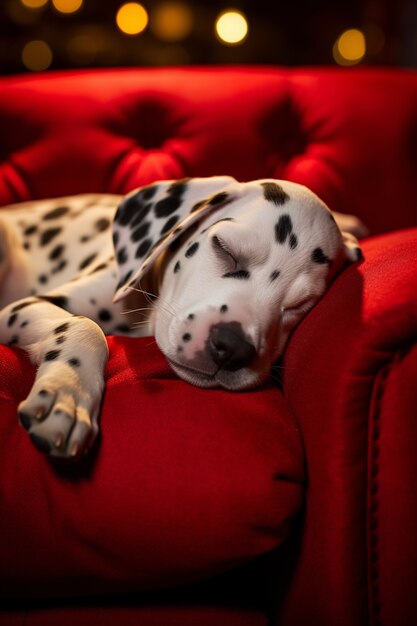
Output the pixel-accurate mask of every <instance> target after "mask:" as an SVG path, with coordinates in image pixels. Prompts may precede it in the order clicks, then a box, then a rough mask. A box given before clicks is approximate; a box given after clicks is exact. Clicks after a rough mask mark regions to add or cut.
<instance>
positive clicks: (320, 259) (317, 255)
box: [311, 248, 331, 265]
mask: <svg viewBox="0 0 417 626" xmlns="http://www.w3.org/2000/svg"><path fill="white" fill-rule="evenodd" d="M311 260H312V261H314V263H319V264H320V265H325V264H327V265H330V263H331V260H330V259H329V257H328V256H326V255H325V254H324V252H323V250H322V249H321V248H314V250H313V252H312V254H311Z"/></svg>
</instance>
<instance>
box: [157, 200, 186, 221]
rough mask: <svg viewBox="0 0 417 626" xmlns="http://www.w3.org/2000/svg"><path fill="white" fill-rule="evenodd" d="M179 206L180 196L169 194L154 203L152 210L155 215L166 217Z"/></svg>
mask: <svg viewBox="0 0 417 626" xmlns="http://www.w3.org/2000/svg"><path fill="white" fill-rule="evenodd" d="M180 206H181V198H180V197H179V196H177V195H175V196H174V195H170V196H167V197H166V198H163V199H162V200H159V202H157V203H156V204H155V207H154V211H155V215H156V217H168V216H169V215H171V214H172V213H174V212H175V211H176V210H177V209H178V208H179V207H180Z"/></svg>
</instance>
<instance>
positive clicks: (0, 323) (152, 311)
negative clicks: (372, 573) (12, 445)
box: [0, 176, 365, 458]
mask: <svg viewBox="0 0 417 626" xmlns="http://www.w3.org/2000/svg"><path fill="white" fill-rule="evenodd" d="M364 233H365V229H364V227H363V225H362V224H361V223H360V222H359V220H358V219H356V218H355V217H352V216H346V215H341V214H335V213H331V212H330V211H329V209H328V208H327V207H326V205H325V204H324V203H323V202H322V201H321V200H320V199H319V198H318V197H317V196H316V195H315V194H313V193H312V192H311V191H309V190H308V189H307V188H305V187H303V186H301V185H297V184H295V183H291V182H287V181H279V180H258V181H253V182H247V183H239V182H237V181H236V180H235V179H233V178H230V177H227V176H223V177H212V178H193V179H184V180H178V181H162V182H158V183H154V184H152V185H148V186H146V187H142V188H140V189H137V190H135V191H133V192H131V193H130V194H129V195H128V196H126V197H124V198H123V197H120V196H116V195H81V196H74V197H67V198H60V199H54V200H41V201H34V202H28V203H23V204H19V205H13V206H9V207H5V208H3V209H2V210H1V213H0V307H2V310H1V312H0V342H2V343H4V344H7V345H9V346H18V347H20V348H22V349H23V350H26V351H27V352H28V353H29V355H30V358H31V360H32V362H33V363H34V364H35V365H36V366H37V367H38V370H37V375H36V380H35V383H34V385H33V387H32V390H31V392H30V394H29V396H28V397H27V398H26V399H25V400H24V401H23V402H21V404H20V405H19V418H20V422H21V423H22V425H23V426H24V428H25V429H26V430H27V431H28V432H29V435H30V437H31V439H32V441H33V443H34V444H35V446H36V447H37V448H39V449H40V450H41V451H43V452H46V453H48V454H50V455H52V456H54V457H64V458H78V457H79V456H81V455H82V454H83V453H84V452H86V451H87V450H88V449H89V448H90V447H91V445H92V443H93V442H94V439H95V437H96V435H97V432H98V414H99V408H100V402H101V396H102V392H103V386H104V382H103V370H104V367H105V364H106V359H107V344H106V339H105V334H107V335H108V334H121V335H127V336H131V337H139V336H143V335H154V336H155V339H156V342H157V344H158V346H159V347H160V349H161V350H162V352H163V353H164V355H165V356H166V358H167V359H168V361H169V363H170V365H171V366H172V368H173V369H174V370H175V372H177V373H178V375H179V376H180V377H182V378H183V379H185V380H186V381H188V382H190V383H193V384H195V385H199V386H202V387H214V386H220V387H223V388H225V389H230V390H237V389H246V388H249V387H253V386H255V385H259V384H260V383H261V382H262V381H263V380H264V379H265V377H266V376H267V375H268V373H269V371H270V368H271V365H272V364H273V363H274V361H275V360H276V359H277V357H278V356H279V355H280V354H281V353H282V351H283V349H284V346H285V343H286V341H287V338H288V335H289V333H290V332H291V331H292V329H293V328H294V327H295V326H296V325H297V324H298V323H299V322H300V320H301V319H302V318H303V317H304V316H305V315H306V313H307V312H308V311H309V310H310V309H311V308H312V307H313V306H314V305H315V304H316V302H317V301H318V300H319V299H320V298H321V297H322V296H323V294H324V293H325V291H326V288H327V286H328V285H329V282H330V280H331V278H332V277H333V276H334V275H335V274H336V273H337V272H338V271H340V269H341V268H342V267H343V265H344V264H345V263H346V262H354V261H356V260H358V259H359V258H360V256H361V251H360V248H359V245H358V242H357V239H356V236H359V235H362V234H364Z"/></svg>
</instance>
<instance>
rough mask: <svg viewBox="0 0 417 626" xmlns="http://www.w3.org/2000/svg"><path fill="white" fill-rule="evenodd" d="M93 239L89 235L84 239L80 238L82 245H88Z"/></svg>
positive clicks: (84, 236)
mask: <svg viewBox="0 0 417 626" xmlns="http://www.w3.org/2000/svg"><path fill="white" fill-rule="evenodd" d="M90 239H91V237H90V236H89V235H83V236H82V237H80V243H87V241H90Z"/></svg>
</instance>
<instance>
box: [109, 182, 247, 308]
mask: <svg viewBox="0 0 417 626" xmlns="http://www.w3.org/2000/svg"><path fill="white" fill-rule="evenodd" d="M239 194H241V187H240V185H239V183H238V182H237V181H236V180H235V179H234V178H232V177H230V176H213V177H209V178H188V179H182V180H177V181H172V180H171V181H162V182H158V183H155V184H152V185H148V186H146V187H141V188H139V189H136V190H135V191H132V192H131V193H130V194H129V195H127V196H126V197H125V198H124V199H123V200H122V202H121V204H120V205H119V208H118V210H117V212H116V215H115V218H114V223H113V244H114V249H115V255H116V259H117V265H118V268H119V278H120V280H119V283H118V285H117V288H116V293H115V295H114V298H113V302H118V301H119V300H121V299H122V298H124V297H125V296H126V295H127V294H128V293H129V291H130V289H131V288H132V287H133V285H135V284H136V283H138V282H139V281H140V279H141V278H142V276H143V275H144V274H145V273H146V272H147V271H148V270H149V268H150V266H151V265H152V263H153V262H154V261H155V259H156V258H157V257H158V256H159V255H160V254H161V252H163V251H164V250H165V249H166V248H167V247H168V246H170V245H171V244H172V243H173V241H174V240H175V239H177V238H178V237H179V236H180V235H181V234H182V233H183V232H184V231H186V229H187V228H189V227H190V226H191V225H192V224H194V223H195V222H197V221H198V220H200V219H201V218H202V217H203V216H205V215H206V214H207V213H209V212H211V211H214V210H216V209H218V208H220V207H222V206H224V205H225V204H228V203H229V202H231V201H232V200H234V199H236V198H237V197H238V196H239Z"/></svg>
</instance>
